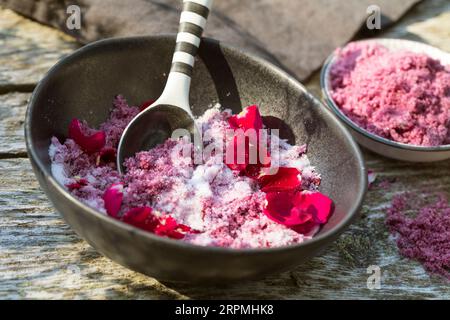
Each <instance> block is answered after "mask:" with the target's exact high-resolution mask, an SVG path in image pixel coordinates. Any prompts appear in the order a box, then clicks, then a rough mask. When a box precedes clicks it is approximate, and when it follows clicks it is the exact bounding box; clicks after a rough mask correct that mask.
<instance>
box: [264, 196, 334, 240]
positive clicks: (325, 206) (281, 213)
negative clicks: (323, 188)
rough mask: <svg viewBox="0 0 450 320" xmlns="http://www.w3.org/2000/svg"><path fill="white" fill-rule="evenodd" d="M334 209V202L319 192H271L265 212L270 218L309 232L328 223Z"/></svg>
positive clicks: (298, 230)
mask: <svg viewBox="0 0 450 320" xmlns="http://www.w3.org/2000/svg"><path fill="white" fill-rule="evenodd" d="M332 210H333V202H332V201H331V200H330V199H329V198H328V197H327V196H325V195H323V194H321V193H319V192H316V193H301V192H269V193H267V194H266V204H265V206H264V210H263V212H264V214H265V215H266V216H267V217H268V218H269V219H271V220H273V221H275V222H278V223H280V224H283V225H285V226H286V227H289V228H291V229H293V230H295V231H297V232H300V233H303V234H307V233H308V232H309V231H311V230H312V229H313V228H314V227H315V226H317V225H320V224H324V223H326V222H327V221H328V217H329V216H330V214H331V212H332Z"/></svg>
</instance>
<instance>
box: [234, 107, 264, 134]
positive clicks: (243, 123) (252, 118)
mask: <svg viewBox="0 0 450 320" xmlns="http://www.w3.org/2000/svg"><path fill="white" fill-rule="evenodd" d="M228 123H229V125H230V126H231V127H232V128H233V129H238V128H240V129H244V131H245V130H248V129H254V130H261V129H262V128H263V121H262V117H261V114H260V113H259V109H258V106H256V105H253V106H248V107H247V108H245V109H244V110H242V112H241V113H239V114H237V115H234V116H231V117H229V118H228Z"/></svg>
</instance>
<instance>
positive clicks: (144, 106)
mask: <svg viewBox="0 0 450 320" xmlns="http://www.w3.org/2000/svg"><path fill="white" fill-rule="evenodd" d="M155 101H156V100H153V99H150V100H147V101H144V102H142V104H141V105H140V106H139V110H140V111H144V110H145V109H147V108H148V107H150V106H151V105H152V104H154V103H155Z"/></svg>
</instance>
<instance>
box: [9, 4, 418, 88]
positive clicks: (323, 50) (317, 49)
mask: <svg viewBox="0 0 450 320" xmlns="http://www.w3.org/2000/svg"><path fill="white" fill-rule="evenodd" d="M419 1H420V0H215V2H214V6H213V10H212V13H211V16H210V20H209V21H208V25H207V30H206V32H205V36H209V37H214V38H217V39H219V40H222V41H224V42H226V43H230V44H232V45H234V46H238V47H240V48H242V49H245V50H248V51H251V52H253V53H256V54H258V55H260V56H262V57H263V58H266V59H268V60H270V61H272V62H273V63H275V64H277V65H279V66H280V67H282V68H283V69H285V70H286V71H288V72H290V73H291V74H293V75H294V76H296V77H297V78H298V79H300V80H303V79H305V78H306V77H308V76H309V75H310V74H311V72H313V71H315V70H316V69H318V68H319V67H320V66H321V64H322V62H323V60H324V59H325V58H326V57H327V56H328V54H330V53H331V52H332V51H333V49H334V48H336V47H337V46H340V45H342V44H344V43H345V42H347V41H348V40H350V39H351V38H352V37H353V36H354V34H355V33H356V32H357V31H359V30H360V29H361V28H362V27H363V26H365V21H366V18H367V13H366V10H367V7H368V6H369V5H372V4H376V5H378V6H379V7H380V8H381V12H382V16H383V19H382V22H383V25H384V26H386V25H388V24H390V23H392V22H394V21H395V20H397V19H399V18H400V17H401V16H402V15H403V14H404V13H405V12H406V11H407V10H408V9H409V8H410V7H411V6H412V5H413V4H415V3H416V2H419ZM71 4H76V5H79V6H80V8H81V11H82V25H81V29H80V30H78V31H75V32H74V31H70V30H67V27H66V19H67V17H68V14H67V13H66V9H67V7H68V6H69V5H71ZM181 4H182V1H181V0H70V1H69V0H0V5H2V6H4V7H7V8H10V9H13V10H15V11H17V12H19V13H21V14H23V15H25V16H28V17H31V18H33V19H35V20H37V21H39V22H42V23H45V24H49V25H52V26H55V27H57V28H60V29H62V30H63V31H65V32H67V33H70V34H72V35H74V36H75V37H76V38H77V39H78V40H79V41H80V42H82V43H87V42H90V41H94V40H98V39H101V38H106V37H114V36H129V35H151V34H157V33H175V32H176V31H177V28H178V19H179V11H180V9H181Z"/></svg>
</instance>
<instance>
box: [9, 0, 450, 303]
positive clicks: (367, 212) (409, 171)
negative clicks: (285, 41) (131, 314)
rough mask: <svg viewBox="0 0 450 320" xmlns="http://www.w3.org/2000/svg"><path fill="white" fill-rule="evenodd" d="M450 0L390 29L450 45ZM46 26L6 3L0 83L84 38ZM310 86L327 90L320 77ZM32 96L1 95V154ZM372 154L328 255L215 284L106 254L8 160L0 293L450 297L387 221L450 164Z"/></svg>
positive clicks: (19, 79)
mask: <svg viewBox="0 0 450 320" xmlns="http://www.w3.org/2000/svg"><path fill="white" fill-rule="evenodd" d="M449 6H450V5H449V3H448V1H445V0H434V1H426V2H424V3H423V4H421V5H419V6H417V7H416V8H415V9H414V10H413V11H412V12H411V13H410V14H408V15H407V16H406V17H405V18H404V19H402V21H400V23H399V24H397V25H396V26H395V27H394V28H392V29H390V30H388V31H387V33H385V34H384V36H393V37H402V38H412V39H414V38H415V39H417V38H420V39H422V40H424V41H428V42H430V43H432V44H434V45H437V46H439V47H441V48H442V49H447V48H448V43H449V42H448V41H450V37H449V35H448V33H446V32H445V31H446V30H448V28H445V27H443V26H445V25H447V24H448V23H449V20H450V17H449V15H448V13H443V12H444V11H448V10H450V8H449ZM5 26H6V27H5ZM41 28H44V29H45V27H42V26H39V25H37V24H36V23H34V22H30V21H28V20H25V19H23V18H21V17H20V16H17V15H15V14H13V13H12V12H8V11H7V10H1V9H0V90H1V88H5V84H6V83H9V84H12V85H11V86H10V88H19V89H20V88H22V89H23V88H25V89H26V88H27V85H28V84H30V85H33V84H34V83H35V82H36V80H37V79H38V78H39V77H40V76H41V75H42V72H44V71H45V70H46V69H47V68H48V67H50V66H51V65H52V64H53V63H54V62H55V61H56V60H57V59H58V57H60V56H61V55H63V54H64V53H66V52H70V51H71V50H72V48H71V46H75V47H76V45H75V44H74V43H72V42H71V40H70V39H68V40H67V39H65V38H64V37H65V36H63V35H58V36H56V35H55V32H56V31H53V30H51V29H48V28H47V29H46V30H45V31H42V30H43V29H41ZM38 29H39V30H38ZM5 30H6V31H5ZM56 34H57V32H56ZM46 37H50V38H53V40H49V41H47V40H46V39H45V38H46ZM60 37H62V38H60ZM55 39H56V40H55ZM60 39H61V44H59V41H60ZM54 40H55V41H56V42H57V43H56V44H55V43H54V42H52V41H54ZM67 41H68V42H67ZM7 42H8V48H6V47H5V48H6V49H5V48H4V46H3V44H5V43H7ZM64 43H65V44H64ZM19 48H20V49H21V50H23V49H25V50H28V56H27V53H26V52H25V53H22V52H20V53H19V52H15V51H19ZM66 49H67V51H65V50H66ZM7 50H9V51H7ZM32 52H34V53H32ZM13 53H14V54H13ZM31 55H38V56H36V57H31ZM9 59H13V60H14V61H13V63H9V62H10V61H12V60H9ZM52 59H53V60H52ZM7 62H8V63H7ZM6 66H9V67H8V68H7V67H6ZM2 68H3V69H2ZM8 70H9V71H8ZM5 71H6V72H5ZM308 87H309V88H312V89H313V90H315V93H316V94H318V95H319V94H320V90H318V81H317V76H316V77H315V78H312V80H311V82H310V83H309V84H308ZM0 92H4V91H0ZM27 98H28V95H27V94H17V93H11V94H7V95H3V96H0V154H6V155H9V156H12V157H15V156H17V155H20V154H21V153H23V151H24V150H25V149H24V144H23V140H22V141H21V139H22V136H21V135H22V122H23V115H24V112H25V101H26V99H27ZM365 157H366V159H367V166H368V167H370V168H372V169H374V170H375V171H376V172H378V174H379V177H378V181H377V183H376V184H375V185H374V186H373V188H371V190H370V191H369V193H368V195H367V198H366V201H365V204H364V207H363V209H362V213H361V217H360V218H359V219H358V221H357V222H356V223H355V224H354V225H352V226H351V227H350V228H349V230H348V231H347V232H346V233H345V234H344V235H343V236H342V237H341V238H340V239H339V240H338V241H337V242H336V243H335V244H333V245H332V246H331V247H330V248H329V249H327V250H326V251H325V252H324V253H323V254H322V255H321V256H320V257H316V258H314V259H312V260H311V261H309V262H308V263H306V264H304V265H302V266H299V267H298V268H296V269H295V270H293V271H290V272H286V273H283V274H280V275H274V276H272V277H270V278H268V279H265V280H261V281H255V282H248V283H243V284H238V285H232V286H227V287H207V288H205V287H201V286H192V285H190V284H182V283H164V284H163V283H160V282H158V281H157V280H155V279H152V278H148V277H145V276H143V275H140V274H137V273H135V272H132V271H129V270H127V269H125V268H123V267H121V266H119V265H117V264H115V263H113V262H111V261H110V260H108V259H107V258H104V257H102V256H101V255H99V254H98V253H96V252H95V250H93V249H92V248H90V247H89V246H88V245H87V244H86V243H85V242H84V241H82V240H81V239H79V238H78V237H77V236H76V235H75V234H74V233H73V232H72V231H71V229H70V228H69V227H68V226H67V225H66V224H65V223H64V222H63V221H62V219H61V218H60V217H59V215H58V214H57V213H55V212H54V209H53V208H52V206H51V204H50V203H49V202H48V200H47V197H46V196H45V194H43V192H42V191H41V190H40V189H39V186H38V184H37V182H36V180H35V178H34V175H33V174H32V171H31V168H30V166H29V163H28V160H27V159H24V158H15V159H0V230H1V232H0V298H2V299H13V298H50V299H52V298H66V299H70V298H90V299H105V298H106V299H107V298H116V299H129V298H133V299H158V298H177V299H184V298H243V299H244V298H252V299H253V298H282V299H295V298H307V299H311V298H329V299H342V298H383V299H392V298H450V289H449V287H448V282H446V281H445V280H442V279H440V278H438V277H434V276H432V277H430V276H429V275H428V274H427V273H426V272H425V271H424V270H423V268H422V267H421V266H420V264H418V263H417V262H414V261H410V260H406V259H403V258H401V257H399V256H398V253H397V248H396V246H395V243H394V242H393V240H392V239H391V238H390V237H389V234H388V232H387V229H386V228H385V226H384V214H385V210H386V208H387V207H388V206H389V204H390V201H391V199H392V196H393V195H394V194H395V193H397V192H403V191H405V190H409V191H417V192H420V191H422V190H428V191H430V190H431V191H449V192H450V164H449V163H448V162H443V163H437V164H407V163H402V162H397V161H391V160H387V159H383V158H381V157H379V156H376V155H373V154H371V153H369V152H365ZM343 187H345V186H343ZM369 265H378V266H380V267H381V271H382V281H381V289H380V290H373V291H372V290H369V289H367V287H366V280H367V276H368V274H366V268H367V267H368V266H369Z"/></svg>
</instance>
